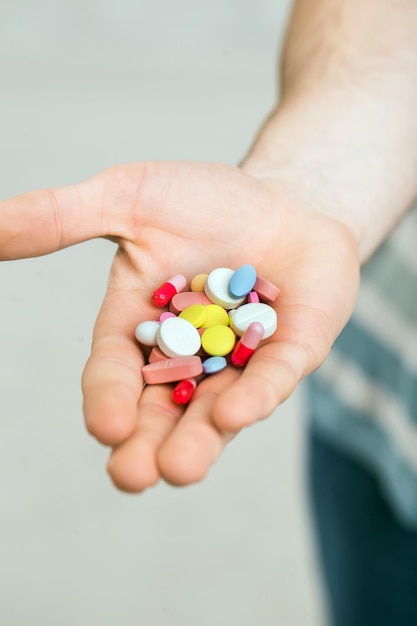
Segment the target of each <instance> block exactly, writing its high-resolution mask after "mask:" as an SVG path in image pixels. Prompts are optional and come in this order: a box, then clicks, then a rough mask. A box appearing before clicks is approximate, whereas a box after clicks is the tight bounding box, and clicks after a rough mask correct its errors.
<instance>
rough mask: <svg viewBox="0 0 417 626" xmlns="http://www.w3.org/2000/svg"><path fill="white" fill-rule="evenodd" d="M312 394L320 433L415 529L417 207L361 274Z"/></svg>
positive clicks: (312, 383) (314, 377)
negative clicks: (373, 478)
mask: <svg viewBox="0 0 417 626" xmlns="http://www.w3.org/2000/svg"><path fill="white" fill-rule="evenodd" d="M309 389H310V392H311V396H310V399H311V402H312V404H311V411H312V419H313V424H314V427H315V428H316V429H317V431H318V432H319V433H320V434H321V435H322V436H323V437H325V438H326V439H327V440H328V441H331V442H333V443H334V445H336V446H338V447H339V448H340V449H343V450H345V451H347V452H349V453H350V454H352V455H354V456H355V457H356V458H357V459H358V460H359V461H361V462H363V463H365V464H367V465H368V466H369V467H370V468H371V469H372V470H373V471H374V472H375V473H376V475H377V476H378V478H379V480H380V484H381V488H382V490H383V491H384V492H385V495H386V497H387V500H388V501H389V503H390V504H391V505H392V507H393V510H394V512H395V513H396V515H397V516H398V517H399V518H400V519H401V520H402V522H403V523H404V524H406V525H407V526H409V527H412V528H417V206H416V207H414V209H413V210H412V211H411V212H410V213H408V214H407V216H406V217H405V218H404V219H403V220H402V221H401V223H400V224H399V225H398V226H397V228H396V229H395V231H394V232H393V233H392V235H391V236H390V238H389V239H388V240H387V241H386V242H385V243H384V245H383V246H381V248H379V250H378V251H377V252H376V253H375V255H374V256H373V257H372V259H371V260H370V261H369V262H368V263H367V264H366V266H365V267H364V268H363V270H362V282H361V289H360V293H359V297H358V301H357V305H356V308H355V311H354V314H353V316H352V319H351V321H350V322H349V324H348V325H347V326H346V328H345V329H344V330H343V332H342V333H341V335H340V336H339V337H338V339H337V341H336V343H335V345H334V348H333V350H332V352H331V354H330V355H329V357H328V359H327V360H326V362H325V363H324V364H323V365H322V367H321V368H320V369H319V370H318V371H317V372H315V373H314V374H313V375H312V376H310V378H309Z"/></svg>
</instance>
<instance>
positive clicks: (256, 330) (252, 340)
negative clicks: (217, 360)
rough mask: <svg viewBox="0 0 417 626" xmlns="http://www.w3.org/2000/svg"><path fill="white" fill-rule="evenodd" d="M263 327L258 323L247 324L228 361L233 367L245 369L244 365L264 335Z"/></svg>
mask: <svg viewBox="0 0 417 626" xmlns="http://www.w3.org/2000/svg"><path fill="white" fill-rule="evenodd" d="M264 330H265V329H264V327H263V326H262V324H261V323H260V322H252V324H249V326H248V327H247V329H246V330H245V332H244V333H243V335H242V337H241V339H239V341H238V342H237V344H236V346H235V349H234V350H233V352H232V354H231V357H230V361H231V363H232V365H234V366H235V367H245V365H246V363H247V362H248V361H249V359H250V358H251V356H252V354H253V353H254V352H255V350H256V348H257V347H258V346H259V344H260V342H261V339H262V337H263V335H264Z"/></svg>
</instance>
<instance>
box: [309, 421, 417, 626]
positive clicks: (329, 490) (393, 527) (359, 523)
mask: <svg viewBox="0 0 417 626" xmlns="http://www.w3.org/2000/svg"><path fill="white" fill-rule="evenodd" d="M307 470H308V475H307V481H308V485H309V497H310V502H311V510H312V519H313V524H314V530H315V536H316V543H317V552H318V556H319V563H320V565H321V571H322V577H323V583H324V589H325V597H326V599H327V604H328V615H329V623H330V624H331V626H417V530H412V529H408V528H405V527H404V526H403V525H402V524H401V523H400V522H399V520H397V519H396V518H395V517H394V516H393V514H392V512H391V510H390V508H389V506H388V505H387V503H386V501H385V500H384V497H383V494H382V493H381V491H380V489H379V485H378V482H377V480H376V479H375V477H374V476H373V475H372V473H371V472H370V471H368V469H367V468H365V467H363V466H361V465H359V464H358V463H356V462H355V460H353V459H351V458H349V457H348V456H346V455H345V454H344V453H342V452H340V451H338V450H337V449H335V448H334V447H333V446H332V445H331V444H329V443H327V442H325V441H324V439H321V437H320V435H319V434H317V433H315V432H314V431H313V429H311V431H310V433H309V445H308V464H307Z"/></svg>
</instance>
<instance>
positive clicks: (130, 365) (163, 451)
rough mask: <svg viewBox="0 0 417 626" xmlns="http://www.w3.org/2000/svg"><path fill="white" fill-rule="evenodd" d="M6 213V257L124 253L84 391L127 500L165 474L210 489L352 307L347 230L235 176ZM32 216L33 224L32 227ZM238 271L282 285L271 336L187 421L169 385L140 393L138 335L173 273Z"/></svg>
mask: <svg viewBox="0 0 417 626" xmlns="http://www.w3.org/2000/svg"><path fill="white" fill-rule="evenodd" d="M121 190H123V191H121ZM19 207H20V211H19ZM1 209H2V211H1V214H2V216H3V222H4V224H5V225H6V224H12V227H10V228H9V232H8V233H7V232H6V236H5V237H3V245H2V257H3V258H11V257H16V256H19V254H22V253H23V251H26V252H27V250H28V248H29V247H31V252H32V254H36V253H45V252H48V251H51V250H54V249H57V248H59V247H62V246H64V245H68V244H69V243H74V242H75V241H77V240H79V239H82V238H83V237H82V236H81V237H80V233H82V232H83V230H86V231H87V236H88V237H90V236H92V235H93V236H99V235H101V236H108V237H111V238H112V239H113V240H114V241H116V243H117V244H118V250H117V253H116V256H115V259H114V263H113V266H112V270H111V274H110V278H109V286H108V291H107V295H106V297H105V300H104V302H103V306H102V308H101V311H100V313H99V315H98V318H97V322H96V325H95V330H94V335H93V345H92V352H91V357H90V359H89V361H88V363H87V365H86V368H85V371H84V375H83V392H84V398H85V401H84V413H85V420H86V425H87V428H88V430H89V431H90V433H91V434H93V435H94V436H95V437H97V439H98V440H99V441H101V442H102V443H104V444H106V445H109V446H113V447H114V449H113V452H112V455H111V457H110V461H109V466H108V471H109V473H110V476H111V478H112V479H113V481H114V483H115V484H116V485H117V486H118V487H120V488H121V489H123V490H126V491H133V492H135V491H142V490H144V489H146V488H147V487H149V486H151V485H153V484H155V483H156V482H157V481H158V480H159V478H160V477H163V478H164V479H165V480H167V481H168V482H170V483H173V484H176V485H184V484H189V483H192V482H195V481H198V480H201V479H202V478H203V477H204V476H205V475H206V473H207V471H208V469H209V468H210V466H211V465H212V463H213V462H214V461H215V459H216V458H217V457H218V455H219V454H220V452H221V451H222V449H223V448H224V446H225V444H226V443H227V442H228V441H230V440H231V439H232V438H233V437H234V436H235V435H236V433H237V432H238V431H239V430H240V429H241V428H243V427H244V426H248V425H249V424H251V423H253V422H255V421H257V420H259V419H262V418H265V417H267V416H268V415H269V414H270V413H271V412H272V410H273V409H274V408H275V407H276V406H277V405H278V404H280V403H281V402H283V401H284V400H285V399H286V398H287V397H288V396H289V395H290V394H291V392H292V391H293V390H294V388H295V387H296V385H297V384H298V382H299V381H300V380H301V379H302V378H303V377H304V376H306V375H307V374H308V373H309V372H311V371H312V370H313V369H315V368H316V367H317V366H318V365H319V364H320V363H321V362H322V361H323V359H324V358H325V356H326V355H327V353H328V351H329V349H330V347H331V345H332V343H333V341H334V339H335V337H336V335H337V334H338V333H339V332H340V330H341V329H342V327H343V326H344V324H345V323H346V321H347V319H348V317H349V315H350V313H351V310H352V307H353V303H354V299H355V294H356V289H357V285H358V265H359V262H358V255H357V246H356V242H355V240H354V238H353V236H352V234H351V232H350V231H349V229H348V228H347V227H345V226H343V225H341V224H340V223H339V222H337V221H335V220H333V219H330V218H328V217H326V216H323V215H321V214H319V213H317V212H315V211H311V210H310V209H309V208H308V207H305V206H303V204H302V203H301V201H300V200H299V199H298V198H297V197H296V196H295V195H293V193H292V192H291V191H290V190H289V189H287V188H285V187H281V186H280V185H278V184H277V183H275V182H274V183H270V182H265V181H261V182H260V181H259V180H257V179H256V178H255V177H253V176H250V175H249V174H247V173H246V172H244V171H242V170H241V169H239V168H234V167H229V166H224V165H208V164H196V163H142V164H131V165H128V166H120V167H117V168H112V169H110V170H107V171H104V172H102V173H101V174H99V175H98V176H96V177H94V178H92V179H90V180H88V181H86V182H84V183H82V184H80V185H76V186H75V187H70V188H64V189H55V190H49V191H47V192H46V191H40V192H34V193H31V194H28V195H25V196H22V197H20V198H16V199H12V200H9V201H6V202H3V203H2V206H1ZM7 214H9V216H10V215H11V214H13V216H14V219H13V220H7V218H4V216H5V215H7ZM237 215H238V216H239V219H238V220H237V219H236V216H237ZM34 216H37V220H38V228H37V229H36V230H35V231H34V232H33V231H32V230H31V229H29V231H28V229H27V228H26V226H25V225H26V224H27V223H28V221H31V220H33V219H34ZM89 225H97V226H98V227H99V229H100V230H99V231H98V232H96V233H94V232H93V233H92V232H91V231H90V230H89V228H90V226H89ZM220 225H221V228H219V226H220ZM11 228H12V230H10V229H11ZM318 250H319V251H320V253H319V254H317V251H318ZM243 263H251V264H253V265H254V266H256V268H257V269H258V272H259V274H260V275H263V276H266V277H268V278H269V279H270V280H271V281H272V282H273V283H275V284H277V285H279V286H280V289H281V294H280V296H279V299H278V301H277V304H276V308H277V312H278V316H279V328H278V330H277V332H276V333H275V335H274V336H273V337H271V339H269V340H267V341H266V342H265V345H263V347H261V348H260V349H258V350H257V352H256V353H255V355H254V356H253V358H252V359H251V361H250V363H249V364H248V365H247V367H246V368H245V370H244V371H243V372H242V371H241V370H236V369H234V368H230V369H228V370H227V371H224V372H222V373H219V374H218V375H216V376H214V377H211V378H210V377H208V378H207V379H205V380H204V381H203V382H202V383H201V384H200V385H199V386H198V388H197V391H196V393H195V395H194V398H193V401H192V402H191V404H190V405H189V406H188V408H186V409H185V411H184V409H183V407H179V406H176V405H175V404H174V403H173V402H172V400H171V398H170V394H171V386H162V385H158V386H149V387H146V388H145V389H144V390H143V389H142V378H141V366H142V364H143V356H142V354H141V351H140V349H139V346H138V344H137V342H136V340H135V338H134V329H135V327H136V325H137V324H138V323H139V322H140V321H142V320H146V319H154V318H155V317H156V313H157V312H158V311H157V310H156V309H155V307H153V305H152V304H151V303H150V295H151V293H152V292H153V290H154V289H155V286H157V285H159V284H161V283H162V282H164V281H165V280H166V278H167V277H169V276H170V275H172V272H173V268H175V272H177V273H183V274H184V275H185V276H186V277H187V278H188V279H189V280H191V278H192V277H193V276H194V275H195V274H197V273H200V272H201V273H202V272H204V271H208V270H211V269H214V268H215V267H220V266H225V267H238V266H239V265H242V264H243ZM138 312H139V313H138ZM254 389H256V394H254V393H253V390H254ZM180 417H181V420H180V419H179V418H180Z"/></svg>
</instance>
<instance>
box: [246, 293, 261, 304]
mask: <svg viewBox="0 0 417 626" xmlns="http://www.w3.org/2000/svg"><path fill="white" fill-rule="evenodd" d="M254 302H259V296H258V294H257V293H256V291H251V292H250V293H248V303H254Z"/></svg>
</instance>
